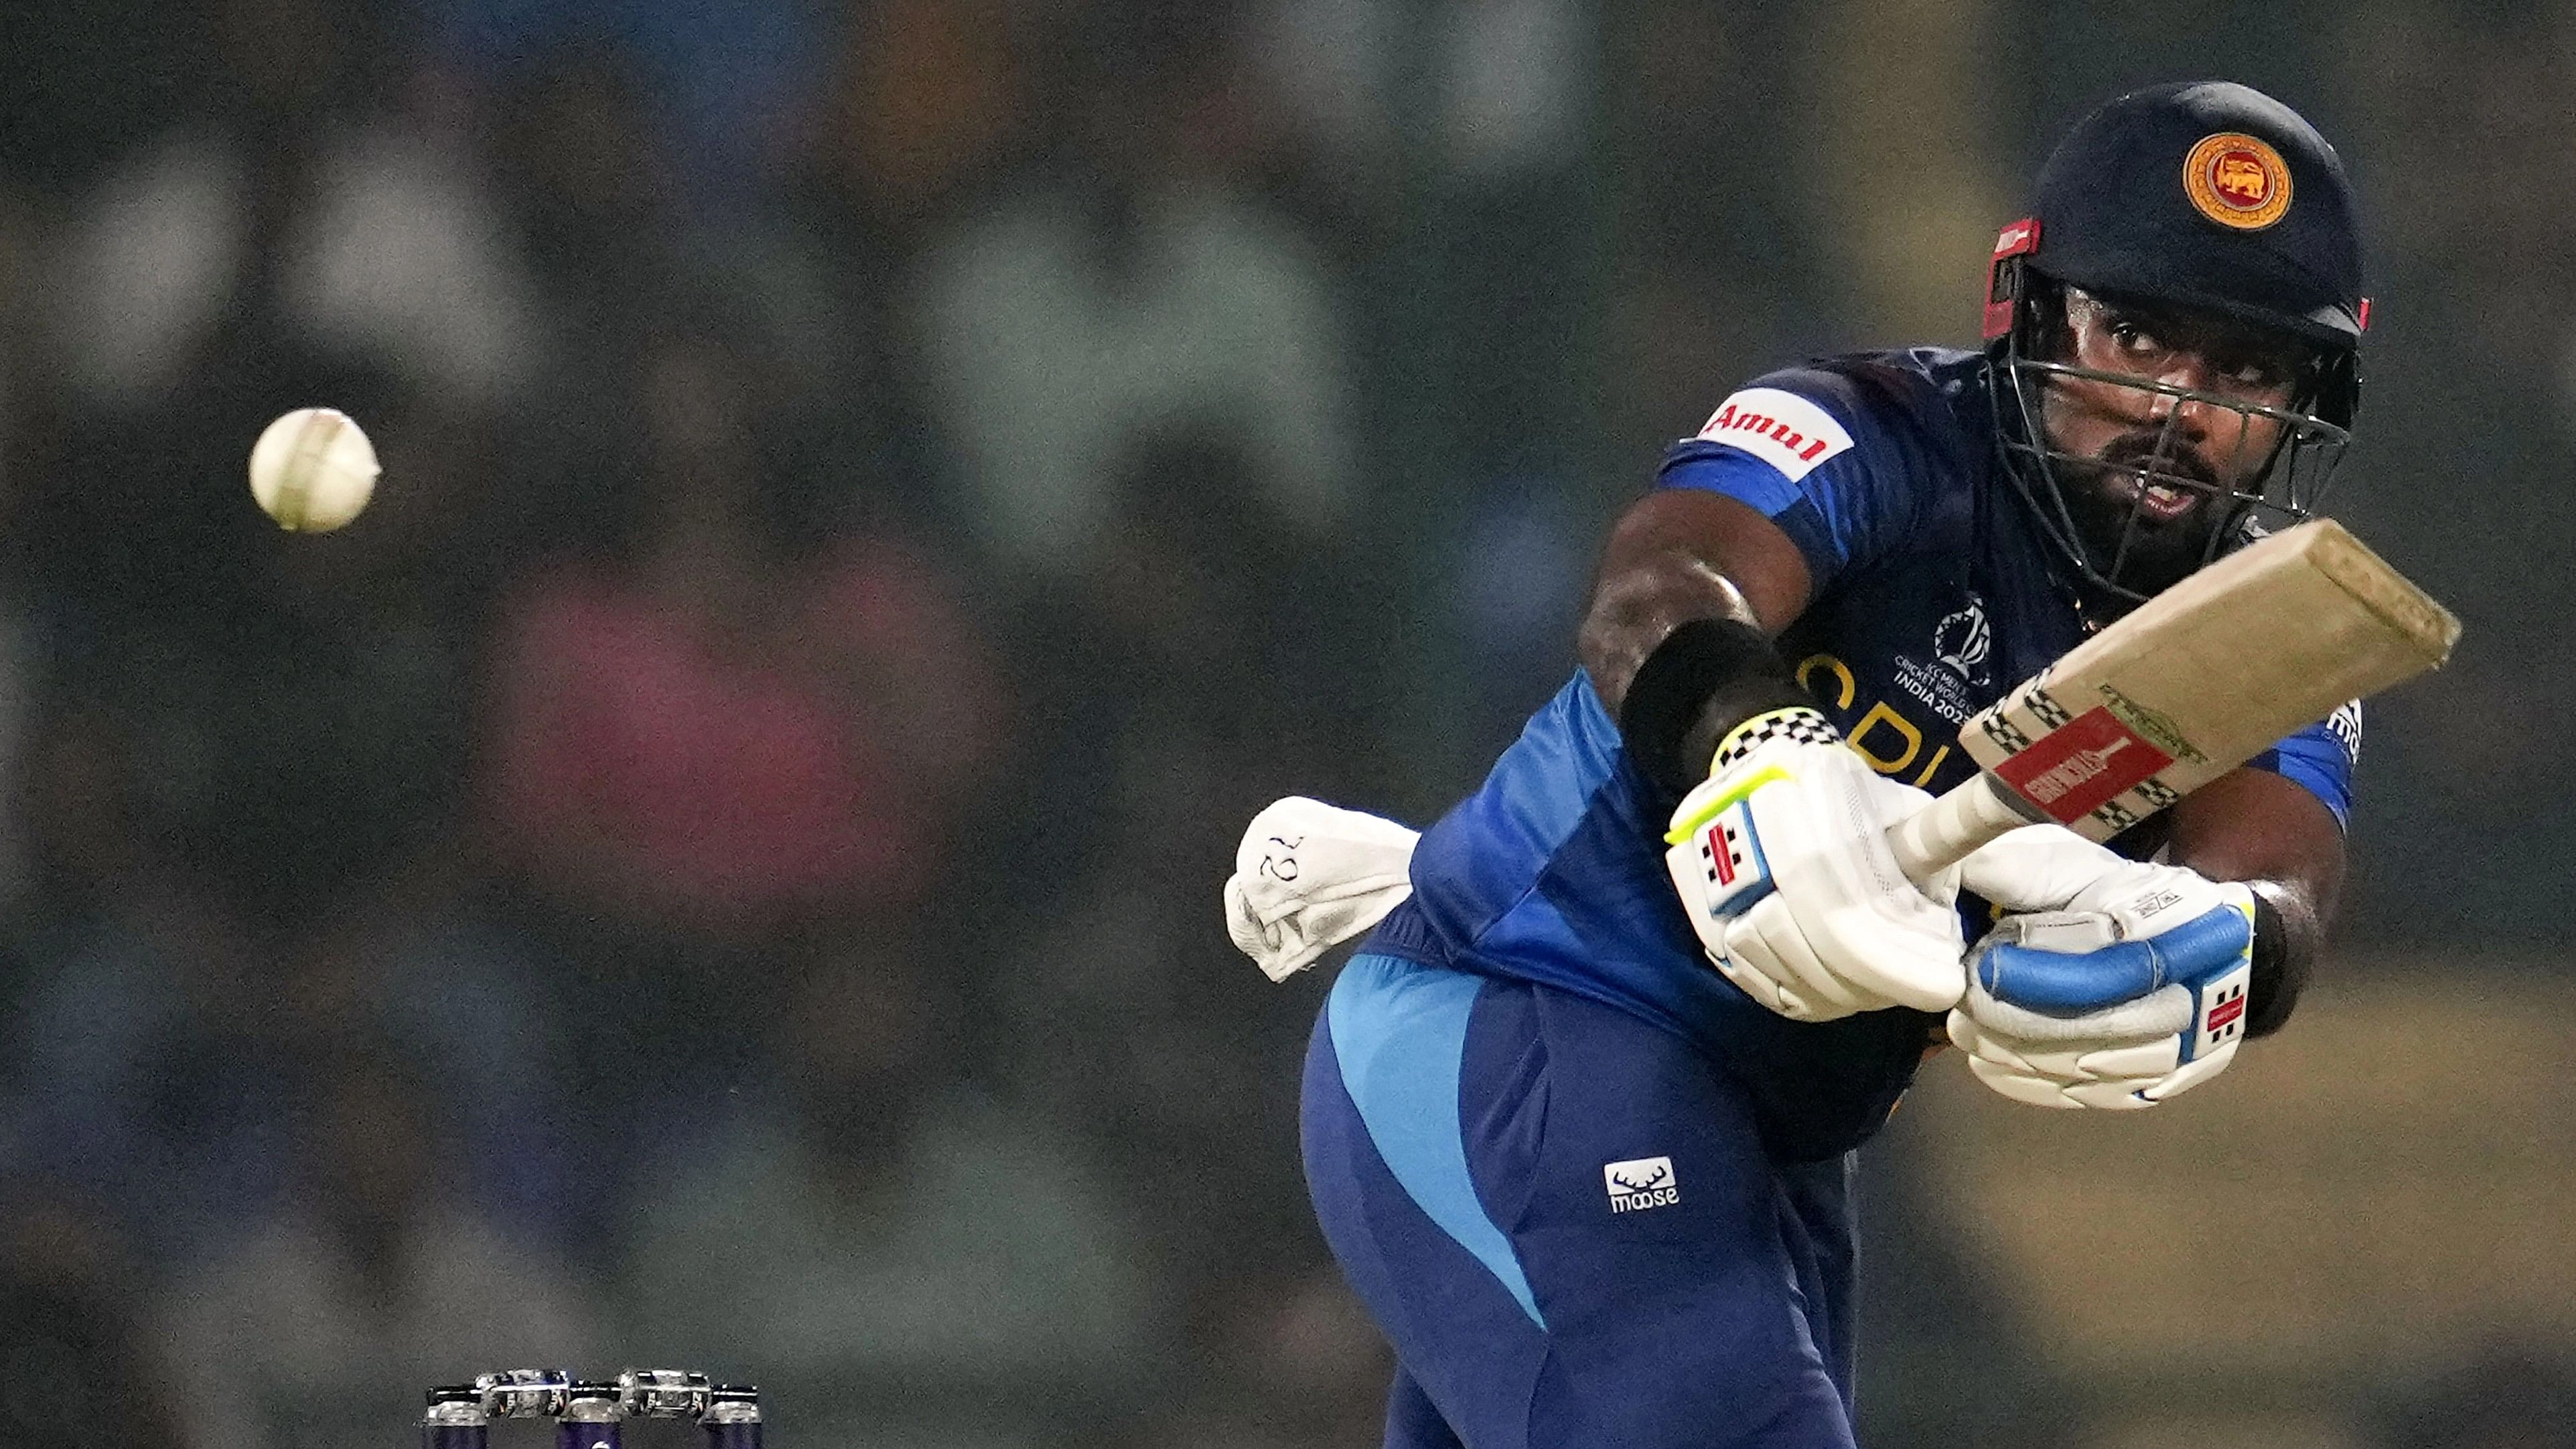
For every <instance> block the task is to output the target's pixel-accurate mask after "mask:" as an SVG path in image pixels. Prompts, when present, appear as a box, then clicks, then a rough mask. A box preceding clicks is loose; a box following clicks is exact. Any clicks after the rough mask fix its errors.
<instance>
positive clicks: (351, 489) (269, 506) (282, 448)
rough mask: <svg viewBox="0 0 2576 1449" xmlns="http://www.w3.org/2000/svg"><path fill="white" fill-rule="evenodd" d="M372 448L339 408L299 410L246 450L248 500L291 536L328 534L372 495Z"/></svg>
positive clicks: (279, 420) (374, 465)
mask: <svg viewBox="0 0 2576 1449" xmlns="http://www.w3.org/2000/svg"><path fill="white" fill-rule="evenodd" d="M377 471H378V470H377V467H376V447H375V444H373V443H370V442H368V441H367V435H366V433H365V432H364V431H362V430H361V429H360V428H359V427H358V425H357V424H356V423H354V422H351V421H350V420H349V416H348V414H346V413H343V412H341V411H340V410H339V409H337V408H297V409H296V410H295V411H293V412H291V413H288V414H287V415H286V416H284V417H282V418H279V419H278V420H277V421H276V422H273V423H270V424H269V425H268V426H267V427H266V428H265V429H263V430H262V431H261V432H260V435H259V441H258V442H256V443H253V444H252V445H251V450H250V496H251V497H253V498H256V499H258V500H259V508H260V511H261V512H262V513H265V514H267V515H268V516H269V517H271V518H274V519H276V520H277V526H278V527H280V528H283V529H285V530H287V531H288V532H290V533H327V532H329V531H330V530H332V529H335V528H338V527H339V526H340V525H341V524H344V523H346V522H348V521H349V520H350V519H352V518H355V517H357V516H358V512H359V510H360V509H363V508H365V507H366V506H367V500H368V499H369V498H372V497H374V496H375V492H376V473H377Z"/></svg>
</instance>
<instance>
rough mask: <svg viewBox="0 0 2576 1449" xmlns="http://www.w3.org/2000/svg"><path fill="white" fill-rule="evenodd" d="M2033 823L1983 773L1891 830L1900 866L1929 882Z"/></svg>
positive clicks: (1891, 843) (1890, 844) (1890, 841)
mask: <svg viewBox="0 0 2576 1449" xmlns="http://www.w3.org/2000/svg"><path fill="white" fill-rule="evenodd" d="M2030 823H2031V820H2030V817H2029V816H2028V815H2025V814H2023V813H2022V811H2021V810H2020V809H2019V808H2018V807H2017V806H2015V805H2014V804H2013V802H2012V801H2011V800H2010V799H2009V798H2007V797H2006V796H2005V794H2004V792H2003V791H2001V790H1999V789H1997V788H1996V787H1995V782H1994V777H1992V776H1990V775H1988V774H1986V773H1985V772H1983V771H1979V772H1978V773H1977V774H1976V775H1975V776H1974V777H1973V778H1971V779H1968V780H1965V781H1962V782H1961V783H1959V784H1957V785H1955V786H1952V787H1951V788H1950V789H1949V790H1948V791H1947V792H1945V793H1943V794H1942V795H1940V796H1939V797H1938V798H1936V799H1934V800H1933V802H1932V803H1931V804H1929V805H1926V806H1924V807H1923V808H1922V809H1920V810H1918V811H1916V812H1914V814H1912V815H1911V816H1908V817H1907V818H1906V819H1904V820H1901V821H1899V822H1897V823H1896V824H1894V825H1891V826H1889V827H1888V829H1887V844H1888V848H1889V849H1891V850H1894V851H1895V852H1896V863H1897V864H1898V865H1900V866H1903V867H1904V868H1905V873H1906V874H1907V875H1908V876H1910V877H1912V878H1913V879H1915V880H1918V881H1923V880H1929V879H1931V878H1932V877H1934V876H1936V875H1939V874H1940V873H1941V872H1943V871H1945V870H1948V869H1949V868H1950V867H1952V866H1954V865H1957V864H1958V863H1959V862H1960V861H1963V860H1965V859H1967V858H1968V857H1969V856H1970V855H1973V854H1975V853H1976V850H1977V847H1979V846H1981V845H1983V844H1985V843H1986V842H1987V841H1990V840H1992V839H1994V838H1995V837H1996V836H1998V835H2001V834H2003V833H2004V832H2005V831H2007V830H2016V829H2019V828H2020V827H2022V826H2024V825H2028V824H2030Z"/></svg>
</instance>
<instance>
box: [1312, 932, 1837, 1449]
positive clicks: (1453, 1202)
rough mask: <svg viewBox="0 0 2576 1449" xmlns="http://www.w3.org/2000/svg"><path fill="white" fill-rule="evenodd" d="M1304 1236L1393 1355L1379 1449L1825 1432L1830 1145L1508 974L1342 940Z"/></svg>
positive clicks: (1647, 1039)
mask: <svg viewBox="0 0 2576 1449" xmlns="http://www.w3.org/2000/svg"><path fill="white" fill-rule="evenodd" d="M1303 1119H1304V1120H1303V1135H1304V1146H1305V1157H1306V1178H1307V1184H1308V1187H1309V1189H1310V1190H1311V1192H1312V1194H1313V1197H1314V1202H1315V1212H1316V1216H1317V1217H1318V1218H1319V1219H1320V1220H1321V1222H1322V1225H1323V1230H1324V1236H1325V1238H1326V1240H1327V1241H1328V1242H1330V1243H1331V1245H1332V1249H1333V1253H1334V1255H1335V1256H1336V1257H1337V1258H1339V1259H1340V1261H1341V1265H1342V1269H1343V1271H1344V1273H1345V1274H1347V1275H1348V1277H1349V1279H1350V1282H1351V1285H1352V1287H1353V1288H1354V1289H1355V1290H1356V1291H1357V1292H1358V1294H1359V1296H1360V1298H1361V1299H1362V1300H1363V1301H1364V1302H1366V1303H1367V1305H1368V1307H1369V1310H1370V1312H1371V1313H1372V1314H1374V1315H1375V1317H1376V1319H1377V1322H1378V1325H1379V1326H1380V1327H1381V1328H1382V1329H1384V1330H1385V1332H1386V1335H1387V1337H1388V1339H1389V1340H1391V1341H1392V1342H1393V1344H1394V1346H1395V1353H1396V1358H1397V1370H1396V1380H1395V1386H1394V1390H1393V1392H1392V1394H1391V1395H1390V1397H1389V1401H1388V1405H1387V1430H1386V1444H1387V1446H1388V1449H1433V1446H1438V1449H1461V1446H1463V1449H1685V1446H1688V1449H1725V1446H1737V1445H1743V1446H1755V1445H1759V1446H1766V1449H1770V1446H1777V1449H1792V1446H1794V1449H1832V1446H1850V1445H1851V1444H1852V1430H1851V1363H1852V1341H1851V1340H1852V1328H1851V1292H1852V1212H1851V1189H1850V1158H1849V1156H1848V1155H1846V1156H1844V1157H1841V1158H1836V1159H1830V1160H1827V1161H1824V1162H1820V1163H1787V1162H1781V1161H1775V1160H1774V1159H1773V1158H1772V1157H1771V1156H1770V1155H1769V1154H1768V1153H1767V1152H1766V1151H1765V1150H1764V1147H1763V1145H1762V1142H1761V1140H1760V1137H1759V1134H1758V1133H1757V1132H1756V1130H1755V1125H1754V1121H1753V1117H1752V1112H1751V1109H1750V1107H1749V1106H1748V1105H1747V1104H1746V1102H1745V1101H1744V1099H1743V1096H1742V1094H1741V1092H1740V1091H1739V1090H1738V1089H1737V1088H1736V1087H1735V1086H1734V1085H1733V1084H1732V1083H1731V1082H1730V1081H1729V1079H1728V1078H1727V1077H1726V1075H1725V1074H1724V1072H1723V1071H1721V1070H1720V1069H1719V1068H1718V1066H1717V1065H1716V1064H1715V1063H1714V1062H1712V1061H1711V1060H1709V1059H1708V1058H1707V1057H1706V1056H1703V1055H1701V1054H1700V1053H1699V1052H1698V1051H1696V1050H1694V1049H1693V1048H1692V1047H1691V1046H1690V1045H1689V1044H1687V1043H1685V1042H1684V1041H1682V1040H1681V1039H1680V1038H1678V1037H1676V1036H1673V1035H1671V1034H1670V1033H1668V1032H1665V1031H1662V1030H1659V1029H1658V1028H1656V1027H1654V1026H1652V1025H1649V1024H1648V1023H1646V1022H1645V1021H1643V1020H1640V1019H1638V1018H1636V1017H1633V1016H1630V1015H1628V1014H1626V1013H1624V1012H1621V1011H1618V1010H1616V1009H1614V1008H1612V1007H1609V1006H1605V1005H1603V1004H1601V1003H1598V1002H1595V1001H1591V1000H1588V999H1586V998H1583V997H1579V996H1575V995H1572V994H1570V993H1567V992H1563V991H1558V990H1555V989H1552V988H1549V987H1544V986H1538V985H1534V984H1532V983H1528V982H1519V981H1506V980H1498V979H1493V978H1488V977H1482V976H1475V975H1469V974H1466V973H1463V972H1458V971H1452V970H1447V969H1443V968H1440V967H1436V966H1427V965H1422V964H1419V963H1416V962H1412V961H1406V960H1402V959H1399V958H1397V957H1393V956H1386V955H1377V954H1363V955H1360V956H1357V957H1354V958H1353V959H1352V961H1351V962H1350V964H1349V965H1348V966H1346V967H1344V968H1343V971H1342V974H1341V977H1340V979H1339V980H1337V981H1336V982H1335V983H1334V986H1333V990H1332V994H1331V996H1330V998H1329V999H1328V1001H1327V1002H1326V1005H1325V1008H1324V1011H1323V1013H1322V1017H1321V1019H1320V1020H1319V1021H1318V1022H1317V1023H1316V1027H1315V1034H1314V1040H1313V1044H1312V1046H1311V1047H1310V1048H1309V1051H1308V1054H1307V1060H1306V1079H1305V1094H1304V1110H1303Z"/></svg>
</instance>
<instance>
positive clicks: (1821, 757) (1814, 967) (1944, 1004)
mask: <svg viewBox="0 0 2576 1449" xmlns="http://www.w3.org/2000/svg"><path fill="white" fill-rule="evenodd" d="M1930 799H1931V797H1930V796H1928V795H1926V794H1924V793H1923V792H1922V791H1920V790H1917V789H1914V788H1912V787H1911V786H1907V785H1900V784H1898V783H1896V782H1895V781H1893V780H1890V779H1887V778H1886V777H1884V776H1882V775H1880V774H1879V773H1878V772H1877V771H1875V770H1872V769H1871V768H1870V767H1869V765H1868V764H1867V763H1866V762H1864V761H1863V760H1862V759H1861V758H1860V756H1858V755H1856V754H1854V753H1852V752H1851V751H1850V750H1849V749H1847V748H1845V747H1844V746H1843V744H1842V743H1841V736H1840V735H1839V734H1837V733H1836V732H1835V730H1834V727H1833V725H1832V723H1831V722H1830V721H1828V720H1826V718H1825V717H1824V716H1823V715H1821V714H1818V713H1817V712H1816V711H1814V710H1811V709H1790V710H1775V711H1773V712H1771V713H1769V714H1765V715H1758V716H1756V717H1755V718H1753V719H1751V720H1747V721H1746V722H1745V723H1744V724H1742V725H1739V726H1737V727H1736V729H1735V730H1734V732H1732V733H1730V734H1729V735H1728V736H1727V737H1726V740H1725V742H1724V743H1723V744H1721V745H1720V746H1719V747H1718V752H1717V761H1716V764H1715V766H1714V767H1713V771H1712V773H1711V775H1710V776H1709V778H1708V779H1707V780H1705V781H1702V782H1701V783H1700V785H1699V787H1698V788H1697V789H1695V790H1693V791H1691V792H1690V794H1689V795H1687V796H1685V797H1683V800H1682V804H1681V808H1680V809H1679V810H1676V811H1675V812H1673V819H1672V829H1671V831H1670V832H1669V833H1668V834H1666V835H1665V837H1664V839H1665V841H1666V843H1667V844H1669V845H1670V846H1671V847H1672V848H1671V849H1670V850H1668V851H1666V852H1665V855H1664V862H1665V865H1666V867H1667V868H1668V869H1669V870H1670V871H1671V872H1672V878H1673V889H1674V890H1676V891H1678V892H1679V893H1680V895H1681V901H1682V910H1683V913H1684V914H1685V915H1687V916H1688V917H1689V918H1690V923H1691V929H1692V930H1693V931H1696V932H1697V933H1698V934H1699V940H1700V945H1701V946H1702V948H1704V949H1705V950H1706V951H1707V953H1708V959H1709V961H1710V962H1711V964H1713V965H1715V966H1716V967H1717V969H1718V970H1719V971H1721V972H1723V973H1725V976H1726V979H1727V980H1729V981H1732V982H1734V983H1735V984H1736V985H1737V986H1739V987H1741V988H1743V990H1744V992H1745V994H1746V995H1748V996H1751V997H1752V998H1753V999H1754V1000H1756V1001H1759V1002H1761V1003H1762V1004H1763V1005H1764V1006H1767V1007H1769V1008H1771V1009H1772V1010H1773V1011H1776V1012H1778V1013H1780V1014H1781V1015H1782V1016H1786V1017H1790V1018H1792V1019H1794V1020H1798V1021H1829V1020H1832V1019H1833V1018H1835V1017H1841V1016H1849V1015H1851V1014H1852V1013H1853V1012H1856V1011H1876V1010H1879V1009H1881V1008H1883V1007H1889V1006H1911V1007H1914V1008H1916V1009H1918V1010H1922V1011H1945V1010H1948V1009H1949V1008H1950V1007H1951V1006H1953V1005H1955V1004H1957V1002H1958V1000H1959V993H1960V989H1961V986H1962V984H1963V983H1964V980H1965V973H1964V972H1963V971H1962V969H1961V967H1960V964H1959V957H1960V953H1961V952H1962V950H1963V949H1964V948H1965V946H1966V941H1965V938H1964V936H1963V935H1962V933H1961V931H1960V929H1959V916H1958V911H1957V910H1956V909H1955V907H1954V904H1953V903H1954V901H1955V900H1956V898H1957V894H1958V874H1957V872H1955V871H1949V872H1944V873H1943V874H1942V875H1941V876H1940V877H1939V878H1937V879H1936V880H1935V881H1934V882H1933V883H1932V884H1931V885H1929V886H1924V885H1918V884H1916V883H1915V882H1914V881H1912V880H1910V879H1908V878H1907V877H1906V874H1905V872H1904V871H1903V870H1902V869H1901V868H1899V867H1898V865H1897V863H1896V857H1895V855H1894V853H1893V852H1891V851H1890V850H1889V849H1888V846H1887V827H1888V826H1890V825H1892V824H1894V823H1895V822H1896V821H1898V820H1902V819H1904V818H1905V817H1906V816H1907V815H1910V814H1912V813H1913V812H1914V811H1916V810H1919V809H1921V808H1922V807H1923V806H1924V804H1925V803H1927V802H1928V801H1929V800H1930Z"/></svg>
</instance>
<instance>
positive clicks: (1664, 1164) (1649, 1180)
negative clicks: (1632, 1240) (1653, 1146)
mask: <svg viewBox="0 0 2576 1449" xmlns="http://www.w3.org/2000/svg"><path fill="white" fill-rule="evenodd" d="M1601 1184H1602V1186H1604V1187H1606V1188H1608V1189H1609V1190H1610V1211H1612V1212H1614V1213H1633V1212H1641V1211H1643V1210H1645V1209H1647V1208H1659V1207H1671V1206H1672V1205H1673V1204H1674V1203H1677V1202H1680V1201H1681V1200H1682V1189H1681V1184H1679V1183H1677V1182H1675V1181H1674V1180H1673V1160H1672V1159H1671V1158H1669V1157H1640V1158H1637V1159H1635V1160H1633V1161H1630V1162H1607V1163H1603V1164H1602V1166H1601Z"/></svg>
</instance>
